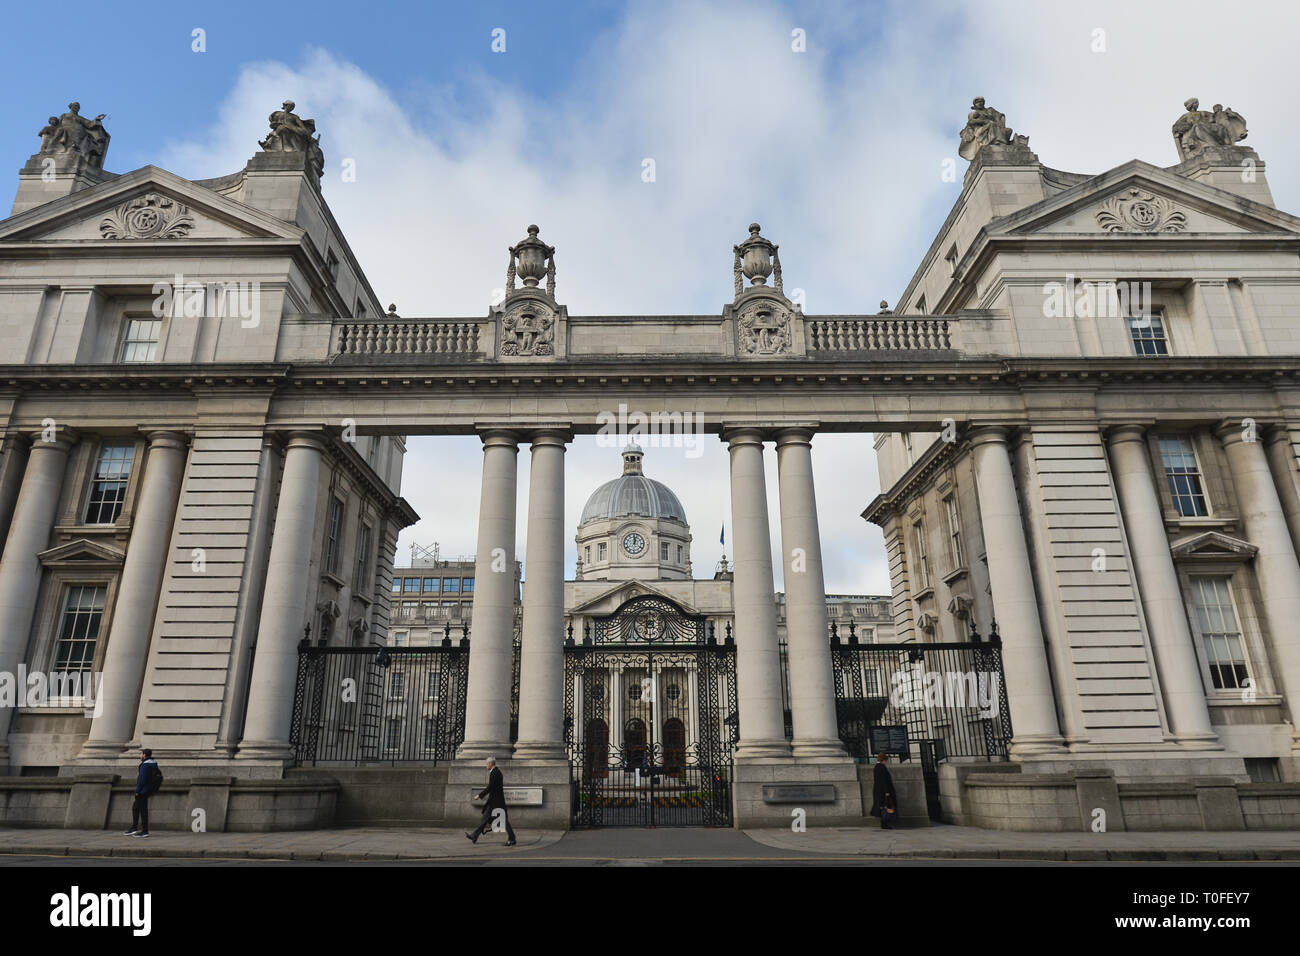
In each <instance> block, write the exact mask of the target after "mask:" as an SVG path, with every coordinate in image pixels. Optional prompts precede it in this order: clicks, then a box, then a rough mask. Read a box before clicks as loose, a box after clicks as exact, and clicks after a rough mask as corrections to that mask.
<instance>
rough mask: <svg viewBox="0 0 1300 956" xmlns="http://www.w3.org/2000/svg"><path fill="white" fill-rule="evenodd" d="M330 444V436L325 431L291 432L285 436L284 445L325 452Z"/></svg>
mask: <svg viewBox="0 0 1300 956" xmlns="http://www.w3.org/2000/svg"><path fill="white" fill-rule="evenodd" d="M328 446H329V436H328V435H326V434H325V433H324V432H289V433H288V434H287V435H286V436H285V443H284V447H285V448H286V449H288V448H311V449H314V450H316V451H319V452H323V451H324V450H325V449H326V448H327V447H328Z"/></svg>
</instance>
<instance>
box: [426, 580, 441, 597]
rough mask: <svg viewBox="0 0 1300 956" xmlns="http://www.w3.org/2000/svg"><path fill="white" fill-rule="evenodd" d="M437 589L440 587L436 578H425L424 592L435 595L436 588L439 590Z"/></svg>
mask: <svg viewBox="0 0 1300 956" xmlns="http://www.w3.org/2000/svg"><path fill="white" fill-rule="evenodd" d="M439 587H440V585H439V584H438V579H437V578H425V579H424V590H425V591H426V592H431V593H433V594H437V593H438V588H439Z"/></svg>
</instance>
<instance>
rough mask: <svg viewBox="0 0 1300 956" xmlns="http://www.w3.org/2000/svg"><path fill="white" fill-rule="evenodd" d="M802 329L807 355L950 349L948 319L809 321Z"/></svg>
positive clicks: (829, 319)
mask: <svg viewBox="0 0 1300 956" xmlns="http://www.w3.org/2000/svg"><path fill="white" fill-rule="evenodd" d="M805 329H806V331H807V336H808V351H810V352H814V351H819V352H885V351H892V352H898V351H907V352H933V351H943V350H946V349H952V348H953V347H954V346H953V343H952V338H953V337H952V335H951V334H950V328H949V320H948V319H939V318H934V319H929V318H924V317H920V318H896V317H892V316H889V317H881V316H848V317H844V318H826V319H814V318H809V319H806V320H805ZM954 331H955V330H954Z"/></svg>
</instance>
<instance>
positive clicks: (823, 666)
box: [776, 428, 847, 758]
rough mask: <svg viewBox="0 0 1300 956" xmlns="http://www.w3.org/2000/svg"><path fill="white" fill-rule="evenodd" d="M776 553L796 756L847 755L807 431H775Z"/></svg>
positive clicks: (809, 439) (809, 440) (842, 756)
mask: <svg viewBox="0 0 1300 956" xmlns="http://www.w3.org/2000/svg"><path fill="white" fill-rule="evenodd" d="M776 471H777V479H778V484H779V488H780V496H781V552H782V561H783V563H784V565H785V621H786V640H787V642H788V643H789V648H790V709H791V711H792V713H793V717H794V747H793V749H794V755H795V756H796V757H841V758H844V757H846V756H847V755H846V754H845V751H844V745H843V743H842V742H841V741H840V738H839V725H838V723H837V721H836V717H835V681H834V675H833V674H832V672H831V651H830V643H829V638H828V636H827V634H828V627H827V620H826V581H825V577H824V575H823V574H822V542H821V531H820V529H819V528H818V527H817V494H816V491H815V490H814V488H813V472H812V431H811V430H809V429H804V428H787V429H783V430H781V431H779V432H777V436H776Z"/></svg>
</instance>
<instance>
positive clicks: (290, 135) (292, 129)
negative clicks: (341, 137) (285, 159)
mask: <svg viewBox="0 0 1300 956" xmlns="http://www.w3.org/2000/svg"><path fill="white" fill-rule="evenodd" d="M281 105H282V107H283V109H278V110H276V111H275V112H274V113H272V114H271V115H270V117H268V122H269V123H270V125H271V132H270V133H269V134H268V135H267V137H266V139H264V140H261V141H260V142H259V143H258V145H259V146H261V147H262V148H263V149H264V150H266V151H267V152H268V153H306V154H307V155H308V157H309V162H310V165H311V168H312V169H314V170H315V171H316V175H317V176H321V175H323V174H324V172H325V153H324V151H323V150H322V149H321V147H320V137H319V136H318V135H316V121H315V120H314V119H308V120H305V119H303V118H301V117H300V116H299V115H298V114H297V113H295V112H294V111H293V108H294V105H295V104H294V102H293V100H285V101H284V103H283V104H281Z"/></svg>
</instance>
